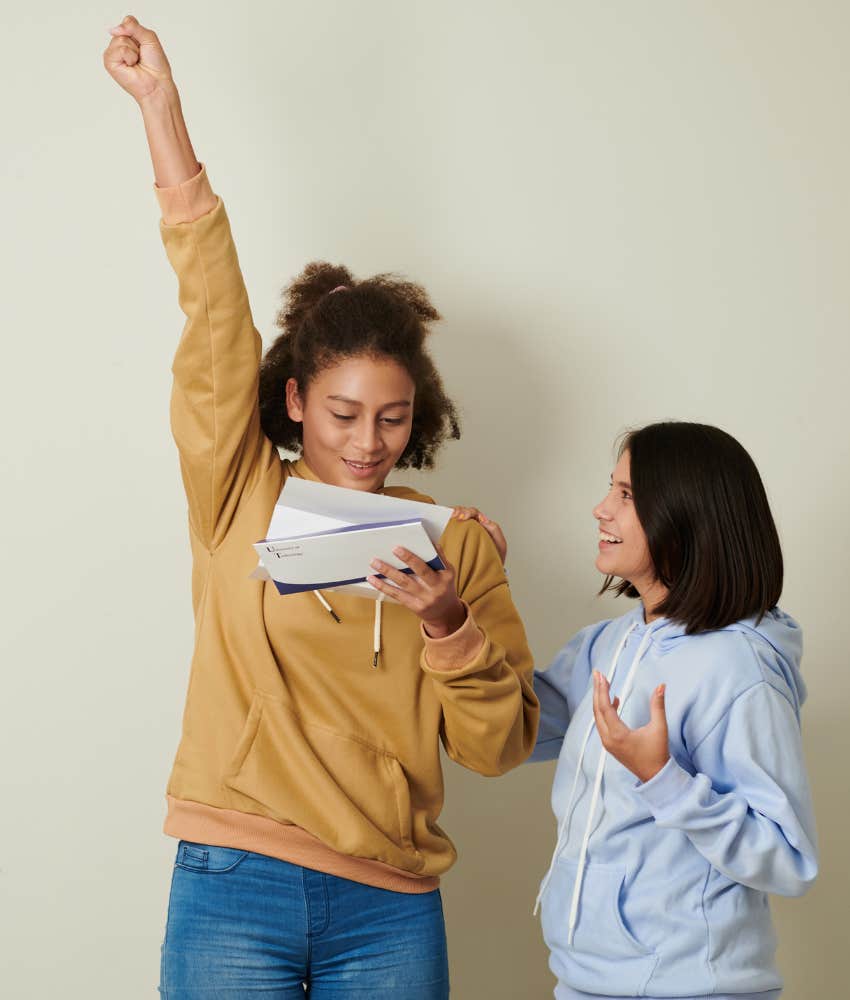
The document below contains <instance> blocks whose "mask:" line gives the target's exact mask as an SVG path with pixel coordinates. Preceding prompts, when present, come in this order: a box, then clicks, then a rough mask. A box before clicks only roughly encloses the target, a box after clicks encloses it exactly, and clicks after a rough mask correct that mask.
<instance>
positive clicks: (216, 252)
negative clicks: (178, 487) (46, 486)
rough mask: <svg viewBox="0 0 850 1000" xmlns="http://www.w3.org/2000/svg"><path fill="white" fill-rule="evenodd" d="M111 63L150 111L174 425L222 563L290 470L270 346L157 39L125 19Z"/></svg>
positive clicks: (197, 509) (188, 478) (196, 507)
mask: <svg viewBox="0 0 850 1000" xmlns="http://www.w3.org/2000/svg"><path fill="white" fill-rule="evenodd" d="M111 33H112V35H113V38H112V41H111V42H110V43H109V46H108V48H107V49H106V52H105V53H104V65H105V66H106V69H107V71H108V72H109V74H110V76H111V77H112V78H113V79H114V80H115V81H116V82H117V83H118V84H119V85H120V86H121V87H122V88H123V89H124V90H125V91H127V93H129V94H130V95H131V96H132V97H133V98H134V99H135V101H136V102H137V104H138V105H139V108H140V109H141V112H142V118H143V121H144V124H145V130H146V133H147V137H148V145H149V147H150V154H151V160H152V162H153V168H154V176H155V178H156V183H157V194H158V195H159V200H160V204H161V207H162V215H163V224H162V238H163V242H164V243H165V248H166V251H167V252H168V257H169V260H170V261H171V265H172V267H173V268H174V271H175V273H176V275H177V278H178V282H179V286H180V291H179V294H180V307H181V309H182V310H183V312H184V314H185V316H186V323H185V325H184V328H183V335H182V337H181V338H180V343H179V345H178V347H177V353H176V356H175V358H174V364H173V367H172V370H173V372H174V390H173V393H172V397H171V426H172V430H173V433H174V439H175V441H176V443H177V448H178V451H179V453H180V464H181V469H182V472H183V482H184V485H185V488H186V496H187V500H188V503H189V520H190V524H191V527H192V532H193V535H194V537H195V540H196V541H197V542H198V543H200V545H201V546H202V547H203V548H204V549H206V550H208V551H209V552H214V551H215V550H216V549H217V548H218V547H219V546H220V545H221V544H222V542H223V541H224V539H225V537H226V536H227V533H228V531H229V529H230V527H231V525H232V523H233V520H234V517H235V516H236V513H237V511H238V510H239V507H240V504H241V503H242V500H243V498H245V497H246V496H248V495H249V494H250V492H251V490H252V488H253V486H254V485H255V484H256V483H257V482H258V480H259V478H260V477H261V476H262V475H263V474H264V473H265V472H266V471H267V470H268V469H269V468H270V467H271V466H272V465H274V464H275V463H277V462H279V459H278V457H277V451H276V449H275V448H274V446H273V445H272V444H271V442H270V441H269V440H268V438H266V437H265V435H264V434H263V433H262V430H261V427H260V417H259V406H258V399H257V383H258V372H259V363H260V357H261V353H262V342H261V340H260V336H259V334H258V333H257V331H256V330H255V329H254V323H253V320H252V317H251V310H250V306H249V304H248V296H247V292H246V290H245V283H244V281H243V279H242V273H241V271H240V268H239V261H238V259H237V256H236V248H235V246H234V244H233V239H232V236H231V233H230V225H229V223H228V220H227V216H226V214H225V212H224V206H223V205H222V203H221V201H220V200H219V199H217V198H216V197H215V195H214V194H213V193H212V189H211V188H210V186H209V183H208V181H207V178H206V174H205V173H204V172H203V171H202V169H201V166H200V164H199V163H198V160H197V157H196V156H195V151H194V149H193V148H192V143H191V141H190V140H189V133H188V131H187V129H186V124H185V122H184V120H183V112H182V110H181V106H180V98H179V95H178V93H177V88H176V86H175V85H174V80H173V78H172V76H171V67H170V66H169V63H168V59H167V58H166V56H165V52H164V51H163V49H162V46H161V45H160V43H159V40H158V38H157V36H156V35H155V34H154V32H152V31H150V30H148V29H147V28H145V27H143V26H142V25H140V24H139V22H138V21H137V20H136V19H135V18H134V17H132V16H128V17H125V18H124V20H123V21H122V22H121V24H120V25H118V26H117V27H115V28H112V29H111Z"/></svg>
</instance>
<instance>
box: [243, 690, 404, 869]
mask: <svg viewBox="0 0 850 1000" xmlns="http://www.w3.org/2000/svg"><path fill="white" fill-rule="evenodd" d="M224 783H225V785H227V787H228V788H230V789H231V790H232V791H233V792H236V793H238V796H240V797H244V798H245V799H248V800H250V803H253V804H254V805H255V806H259V807H260V809H259V810H256V809H254V810H250V811H259V812H261V814H262V815H266V816H269V817H271V818H272V819H276V820H278V821H279V822H282V823H292V824H294V825H295V826H298V827H300V828H301V829H302V830H306V831H307V832H308V833H311V834H312V835H313V836H315V837H318V839H319V840H321V841H322V842H323V843H324V844H327V845H328V846H329V847H332V848H333V849H334V850H336V851H339V852H341V853H342V854H348V855H351V856H353V857H362V858H372V859H375V860H379V861H384V862H385V863H387V864H390V865H394V866H395V867H398V868H402V869H404V870H406V871H412V872H416V871H418V870H419V869H421V867H422V865H423V858H422V857H421V855H420V854H419V852H418V851H417V850H416V848H415V847H414V844H413V841H412V838H411V815H410V791H409V788H408V784H407V778H406V776H405V774H404V769H403V768H402V766H401V764H400V763H399V760H398V758H397V757H396V756H395V755H394V754H392V753H390V752H389V751H387V750H382V749H381V748H379V747H376V746H373V745H372V744H370V743H367V742H366V741H365V740H362V739H360V738H359V737H357V736H353V735H348V734H343V733H338V732H336V731H335V730H333V729H330V728H328V727H327V726H323V725H318V724H316V723H312V722H307V721H305V720H304V719H303V718H301V717H300V716H298V715H297V714H296V713H295V712H293V711H292V709H291V708H289V706H288V705H286V704H285V703H284V702H283V701H282V700H281V699H280V698H276V697H273V696H271V695H267V694H264V693H262V692H259V691H258V692H256V693H255V695H254V698H253V701H252V703H251V709H250V711H249V713H248V718H247V720H246V722H245V727H244V729H243V732H242V735H241V737H240V739H239V743H238V744H237V747H236V750H235V752H234V755H233V758H232V760H231V762H230V766H229V767H228V769H227V772H226V774H225V776H224ZM234 804H235V805H236V806H237V808H238V807H240V806H241V805H242V804H241V803H240V802H238V801H237V802H235V803H234Z"/></svg>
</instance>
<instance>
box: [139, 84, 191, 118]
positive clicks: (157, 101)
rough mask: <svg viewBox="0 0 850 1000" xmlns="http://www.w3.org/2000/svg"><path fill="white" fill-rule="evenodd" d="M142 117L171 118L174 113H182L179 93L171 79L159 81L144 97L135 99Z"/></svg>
mask: <svg viewBox="0 0 850 1000" xmlns="http://www.w3.org/2000/svg"><path fill="white" fill-rule="evenodd" d="M137 103H138V105H139V109H140V110H141V112H142V117H143V118H162V117H167V118H172V117H174V115H175V113H182V108H181V104H180V94H179V93H178V92H177V87H176V86H175V85H174V81H173V80H169V81H168V82H167V83H166V82H163V83H160V85H159V86H158V87H156V88H155V89H154V90H152V91H151V92H150V93H149V94H145V96H144V97H140V98H138V100H137Z"/></svg>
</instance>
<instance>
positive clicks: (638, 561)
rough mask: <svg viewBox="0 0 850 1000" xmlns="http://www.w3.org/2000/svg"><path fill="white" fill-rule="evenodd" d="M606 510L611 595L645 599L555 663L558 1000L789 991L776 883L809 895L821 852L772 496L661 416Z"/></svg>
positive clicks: (694, 427)
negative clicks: (773, 899) (777, 956)
mask: <svg viewBox="0 0 850 1000" xmlns="http://www.w3.org/2000/svg"><path fill="white" fill-rule="evenodd" d="M593 515H594V517H595V518H596V520H597V522H598V525H599V555H598V557H597V560H596V566H597V568H598V569H599V570H600V572H602V573H604V574H605V576H606V579H605V583H604V585H603V590H606V589H609V588H612V587H613V588H614V589H615V591H616V593H618V594H627V595H628V596H631V597H639V598H640V600H641V603H640V605H638V606H637V607H635V608H634V609H633V610H631V611H629V612H628V613H627V614H625V615H623V616H622V617H621V618H616V619H614V620H612V621H604V622H600V623H599V624H597V625H591V626H590V627H589V628H586V629H583V630H582V631H581V632H579V633H578V635H576V636H575V637H574V638H573V639H572V640H571V641H570V642H569V643H568V644H567V645H566V646H565V647H564V648H563V649H562V650H561V652H560V653H559V654H558V655H557V656H556V658H555V660H554V662H553V663H552V664H551V665H550V666H549V667H548V669H546V670H544V671H541V672H538V673H537V674H536V675H535V691H536V693H537V695H538V697H539V699H540V702H541V709H542V715H541V724H540V735H539V736H538V741H537V746H536V749H535V752H534V757H533V759H535V760H550V759H553V758H557V759H558V768H557V771H556V774H555V783H554V787H553V789H552V807H553V809H554V812H555V816H556V817H557V820H558V835H557V843H556V846H555V851H554V853H553V856H552V863H551V866H550V868H549V871H548V872H547V874H546V876H545V878H544V879H543V882H542V883H541V886H540V893H539V895H538V903H539V905H540V906H541V909H542V924H543V934H544V937H545V939H546V943H547V945H548V946H549V949H550V952H551V957H550V965H551V968H552V971H553V972H554V973H555V975H556V976H557V978H558V985H557V988H556V990H555V996H556V997H557V998H558V1000H579V998H582V1000H584V998H586V996H587V994H590V995H591V996H593V997H596V998H599V997H658V998H661V997H678V998H683V997H685V998H696V997H699V998H703V997H709V996H710V997H713V998H715V1000H717V998H718V997H723V998H732V997H734V998H735V1000H743V998H748V1000H749V998H753V1000H755V998H756V997H757V998H758V1000H774V998H775V997H778V996H779V993H780V991H781V986H782V980H781V978H780V976H779V972H778V970H777V968H776V964H775V961H774V953H775V945H776V939H775V935H774V931H773V927H772V925H771V919H770V913H769V909H768V898H767V897H768V893H778V894H779V895H783V896H799V895H801V894H802V893H803V892H805V891H806V889H807V888H808V886H809V885H810V884H811V883H812V881H813V880H814V878H815V875H816V873H817V855H816V843H815V827H814V818H813V815H812V806H811V800H810V796H809V787H808V780H807V777H806V770H805V765H804V762H803V751H802V745H801V739H800V706H801V704H802V702H803V700H804V698H805V693H806V689H805V685H804V683H803V679H802V677H801V676H800V671H799V664H800V655H801V651H802V642H801V632H800V628H799V626H798V625H797V623H796V622H795V621H794V620H793V619H792V618H790V617H789V616H788V615H786V614H785V613H784V612H783V611H781V610H780V609H779V608H778V607H777V606H776V604H777V601H778V600H779V595H780V593H781V590H782V553H781V549H780V546H779V538H778V536H777V532H776V527H775V525H774V522H773V517H772V515H771V512H770V507H769V505H768V501H767V497H766V495H765V491H764V487H763V486H762V482H761V479H760V477H759V474H758V471H757V469H756V467H755V465H754V464H753V461H752V459H751V458H750V456H749V455H748V454H747V452H746V451H745V450H744V449H743V448H742V447H741V445H740V444H739V443H738V442H737V441H736V440H735V439H734V438H732V437H730V436H729V435H728V434H725V433H724V432H723V431H720V430H718V429H717V428H714V427H707V426H704V425H701V424H689V423H661V424H653V425H650V426H649V427H645V428H643V429H642V430H638V431H634V432H632V433H630V434H629V435H627V436H626V438H625V439H624V441H623V444H622V446H621V449H620V455H619V460H618V462H617V465H616V468H615V469H614V473H613V475H612V479H611V488H610V491H609V493H608V495H607V496H606V497H605V499H604V500H603V501H602V502H601V503H600V504H599V505H598V506H597V507H596V508H595V509H594V511H593ZM615 581H619V582H615Z"/></svg>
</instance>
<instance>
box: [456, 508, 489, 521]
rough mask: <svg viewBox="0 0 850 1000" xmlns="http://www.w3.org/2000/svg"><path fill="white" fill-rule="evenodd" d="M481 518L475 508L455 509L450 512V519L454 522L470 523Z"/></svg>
mask: <svg viewBox="0 0 850 1000" xmlns="http://www.w3.org/2000/svg"><path fill="white" fill-rule="evenodd" d="M481 516H482V514H481V511H480V510H479V509H478V508H477V507H455V508H454V509H453V510H452V517H453V518H454V519H455V520H456V521H472V520H476V519H478V518H480V517H481Z"/></svg>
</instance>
